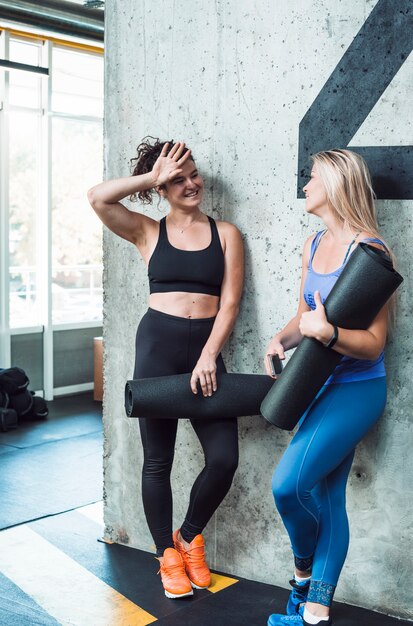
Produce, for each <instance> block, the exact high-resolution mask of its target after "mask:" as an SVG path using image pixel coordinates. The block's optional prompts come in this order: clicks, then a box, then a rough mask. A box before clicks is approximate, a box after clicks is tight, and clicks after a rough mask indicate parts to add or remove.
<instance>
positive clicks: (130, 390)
mask: <svg viewBox="0 0 413 626" xmlns="http://www.w3.org/2000/svg"><path fill="white" fill-rule="evenodd" d="M190 378H191V374H178V375H176V376H158V377H156V378H141V379H137V380H128V382H127V383H126V387H125V410H126V414H127V415H128V416H129V417H151V418H189V419H213V418H221V417H222V418H229V417H241V416H243V415H259V414H260V404H261V402H262V400H263V398H264V396H265V395H266V394H267V393H268V391H269V390H270V388H271V386H272V385H273V383H274V381H273V380H272V379H271V378H270V377H269V376H265V375H260V374H228V373H221V374H218V376H217V383H218V389H217V391H215V392H214V393H213V394H212V396H210V397H207V398H205V397H204V396H203V395H202V393H201V391H198V394H197V395H195V394H193V393H192V391H191V387H190V384H189V381H190Z"/></svg>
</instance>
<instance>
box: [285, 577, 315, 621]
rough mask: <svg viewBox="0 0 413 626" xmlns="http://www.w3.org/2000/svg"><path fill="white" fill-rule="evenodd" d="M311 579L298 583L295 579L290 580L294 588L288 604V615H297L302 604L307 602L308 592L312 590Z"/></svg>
mask: <svg viewBox="0 0 413 626" xmlns="http://www.w3.org/2000/svg"><path fill="white" fill-rule="evenodd" d="M310 580H311V579H310V578H309V579H308V580H306V581H305V582H297V581H296V580H295V579H294V578H293V579H292V580H290V585H291V587H292V590H291V593H290V595H289V597H288V602H287V615H296V614H297V613H298V609H299V608H300V604H303V603H305V602H306V601H307V596H308V590H309V588H310Z"/></svg>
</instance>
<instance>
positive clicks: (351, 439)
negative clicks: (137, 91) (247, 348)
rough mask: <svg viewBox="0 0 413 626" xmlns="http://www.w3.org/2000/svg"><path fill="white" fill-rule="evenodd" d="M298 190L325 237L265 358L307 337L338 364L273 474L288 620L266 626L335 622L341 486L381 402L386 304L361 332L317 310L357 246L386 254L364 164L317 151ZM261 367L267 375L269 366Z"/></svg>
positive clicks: (308, 253)
mask: <svg viewBox="0 0 413 626" xmlns="http://www.w3.org/2000/svg"><path fill="white" fill-rule="evenodd" d="M304 192H305V197H306V211H307V213H309V214H310V215H314V216H316V217H318V218H321V220H322V221H323V222H324V229H323V230H321V231H319V232H317V233H316V234H315V235H311V237H309V238H308V239H307V241H306V242H305V244H304V250H303V260H302V283H301V292H300V299H299V303H298V310H297V313H296V315H295V316H294V317H293V318H292V319H291V320H290V321H289V322H288V324H287V325H286V326H285V327H284V328H283V329H282V330H280V331H279V332H278V333H277V334H276V335H275V336H274V338H273V339H272V340H271V342H270V344H269V346H268V348H267V351H266V354H278V356H279V357H280V359H284V358H285V351H286V350H289V349H291V348H294V347H295V346H297V344H298V343H299V341H300V340H301V338H302V337H303V336H305V337H314V338H315V339H317V340H318V341H321V342H322V343H323V344H324V345H325V346H328V347H330V348H333V349H334V350H336V351H337V352H338V353H339V354H341V355H343V358H342V360H341V362H340V363H339V365H338V366H337V367H336V369H335V370H334V372H333V374H332V375H331V376H330V377H329V378H328V380H327V381H326V383H325V385H324V387H323V389H322V391H321V393H320V394H319V395H318V397H317V399H316V401H315V402H314V403H313V404H312V405H310V407H309V409H308V410H307V411H306V413H305V414H304V416H303V417H302V418H301V421H300V424H299V428H298V431H297V433H296V435H295V436H294V438H293V440H292V441H291V443H290V445H289V447H288V448H287V450H286V451H285V453H284V455H283V457H282V458H281V461H280V463H279V464H278V467H277V468H276V470H275V473H274V476H273V493H274V498H275V503H276V506H277V509H278V511H279V513H280V515H281V517H282V520H283V522H284V525H285V527H286V530H287V532H288V534H289V538H290V541H291V546H292V550H293V555H294V562H295V572H294V577H293V580H291V581H290V583H291V585H292V587H293V589H292V591H291V593H290V597H289V600H288V604H287V611H286V612H287V615H279V614H274V615H271V616H270V617H269V620H268V626H283V625H284V624H285V625H288V626H292V625H293V624H297V625H299V626H300V625H305V626H307V625H308V624H320V625H321V626H326V625H327V624H332V621H331V618H330V605H331V603H332V600H333V595H334V591H335V588H336V585H337V581H338V578H339V575H340V572H341V569H342V567H343V564H344V560H345V558H346V554H347V549H348V543H349V529H348V520H347V514H346V507H345V490H346V483H347V478H348V475H349V471H350V468H351V464H352V461H353V456H354V450H355V447H356V445H357V444H358V442H359V441H360V440H361V439H362V438H363V437H364V436H365V434H366V433H367V432H368V430H369V429H370V428H371V427H372V426H373V424H375V423H376V422H377V420H378V419H379V417H380V416H381V414H382V412H383V409H384V406H385V402H386V374H385V369H384V360H383V359H384V353H383V349H384V345H385V342H386V336H387V320H388V311H387V306H385V307H383V309H382V310H381V311H380V313H379V314H378V315H377V317H376V318H375V320H374V321H373V323H372V324H371V325H370V327H369V328H368V329H367V330H347V329H344V328H337V327H335V326H333V325H332V324H330V322H329V321H328V319H327V317H326V313H325V309H324V306H323V302H324V300H325V299H326V297H327V296H328V294H329V293H330V291H331V289H332V287H333V286H334V284H335V282H336V281H337V279H338V277H339V276H340V274H341V272H342V270H343V268H344V267H345V264H346V262H347V260H348V258H349V256H350V255H351V254H352V252H354V250H355V248H356V246H357V244H358V243H360V242H362V241H365V242H368V243H370V244H371V245H373V246H375V247H378V248H380V249H384V250H386V251H387V246H386V245H385V244H384V243H383V241H382V240H381V238H380V235H379V233H378V226H377V221H376V213H375V206H374V193H373V189H372V186H371V180H370V175H369V172H368V169H367V166H366V163H365V162H364V160H363V159H362V158H361V157H360V156H359V155H358V154H356V153H354V152H351V151H350V150H329V151H326V152H319V153H318V154H316V155H314V156H313V168H312V172H311V179H310V181H309V182H308V183H307V185H306V186H305V187H304ZM354 297H355V298H356V297H357V294H356V293H355V294H354ZM265 365H266V369H267V372H268V374H269V375H271V373H270V370H269V364H268V360H267V358H266V359H265Z"/></svg>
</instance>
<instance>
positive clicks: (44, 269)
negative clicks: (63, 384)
mask: <svg viewBox="0 0 413 626" xmlns="http://www.w3.org/2000/svg"><path fill="white" fill-rule="evenodd" d="M42 57H43V58H42V63H43V65H46V66H47V67H48V68H49V77H48V78H46V77H45V78H42V79H41V80H42V90H41V97H42V102H41V105H42V119H41V128H40V135H41V136H40V144H39V145H40V150H41V155H40V184H41V187H40V194H39V206H38V220H37V227H38V228H37V234H36V236H37V250H38V270H39V271H38V281H39V283H38V284H39V298H40V303H41V305H40V306H41V319H42V325H43V390H44V397H45V399H46V400H53V325H52V154H51V153H52V150H51V147H52V118H51V115H50V111H51V97H52V85H51V83H52V78H51V77H52V44H51V43H50V42H48V41H46V42H45V43H44V44H43V47H42Z"/></svg>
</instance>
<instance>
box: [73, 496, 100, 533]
mask: <svg viewBox="0 0 413 626" xmlns="http://www.w3.org/2000/svg"><path fill="white" fill-rule="evenodd" d="M76 513H81V514H82V515H84V516H85V517H88V518H89V519H91V520H92V521H93V522H96V524H99V526H102V527H103V525H104V523H103V501H100V502H95V503H94V504H88V505H87V506H81V507H80V508H79V509H76Z"/></svg>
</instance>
